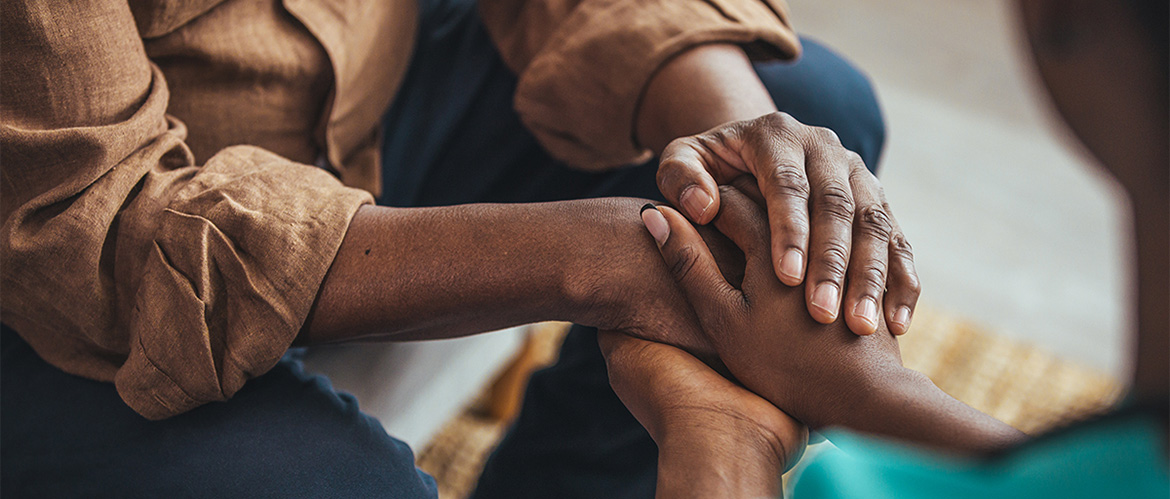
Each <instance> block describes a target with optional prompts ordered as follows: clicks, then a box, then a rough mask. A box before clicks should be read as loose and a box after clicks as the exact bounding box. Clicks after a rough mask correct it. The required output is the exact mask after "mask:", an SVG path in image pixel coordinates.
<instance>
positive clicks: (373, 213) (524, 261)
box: [297, 45, 918, 363]
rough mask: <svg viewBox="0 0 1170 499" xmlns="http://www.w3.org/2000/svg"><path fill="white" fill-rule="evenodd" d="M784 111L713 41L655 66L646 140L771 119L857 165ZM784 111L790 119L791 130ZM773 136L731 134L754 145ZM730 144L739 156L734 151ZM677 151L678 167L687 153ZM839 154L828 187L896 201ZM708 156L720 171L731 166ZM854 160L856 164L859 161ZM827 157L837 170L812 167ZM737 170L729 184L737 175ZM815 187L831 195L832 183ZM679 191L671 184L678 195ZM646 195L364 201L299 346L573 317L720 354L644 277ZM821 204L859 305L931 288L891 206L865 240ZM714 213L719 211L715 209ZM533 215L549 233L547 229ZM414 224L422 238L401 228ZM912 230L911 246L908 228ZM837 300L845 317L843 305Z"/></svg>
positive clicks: (643, 110) (899, 304) (823, 239)
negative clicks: (922, 280) (909, 254)
mask: <svg viewBox="0 0 1170 499" xmlns="http://www.w3.org/2000/svg"><path fill="white" fill-rule="evenodd" d="M680 91H685V92H686V95H689V96H691V97H692V98H693V99H692V101H691V102H689V103H688V105H686V106H679V105H678V104H679V103H677V102H675V101H674V100H673V99H674V96H677V95H679V93H680ZM682 108H685V110H682ZM774 111H775V106H774V105H773V104H772V102H771V98H770V97H769V96H768V94H767V91H766V89H765V88H764V87H763V84H762V83H760V81H759V78H758V77H756V75H755V71H754V70H753V69H752V66H751V62H750V61H749V60H748V59H747V57H746V56H745V55H744V54H743V51H742V50H741V49H739V48H738V47H734V46H729V45H704V46H700V47H698V48H694V49H691V50H689V51H687V52H684V53H683V54H682V55H680V56H678V57H676V58H674V59H673V60H671V61H669V62H667V63H666V64H665V65H664V67H663V68H661V69H660V71H659V72H658V74H656V75H655V76H654V77H653V78H652V80H651V82H650V83H649V84H648V86H647V89H646V92H645V95H644V96H643V99H642V103H641V104H640V106H639V108H638V117H637V120H636V132H637V134H638V138H639V139H640V140H641V142H642V143H645V144H648V145H650V146H651V147H652V148H653V150H655V151H657V152H662V154H663V155H664V156H671V155H674V156H678V155H679V154H681V153H680V151H683V150H684V149H685V147H684V146H685V143H678V144H675V146H674V147H672V146H670V145H666V143H667V142H669V138H672V137H686V136H687V135H688V134H693V133H696V131H702V130H708V129H713V130H715V131H714V132H711V133H708V134H700V135H699V136H692V137H691V138H694V139H695V140H700V139H703V140H706V139H705V138H704V137H705V136H706V135H723V136H726V135H727V134H726V133H724V132H723V131H721V130H728V129H734V130H737V131H738V132H737V133H739V134H740V135H744V136H746V135H750V134H749V133H748V132H751V131H753V130H755V131H756V132H757V133H756V134H755V136H759V137H763V136H765V135H768V134H776V133H780V132H783V133H784V134H786V135H790V136H793V137H803V139H802V140H804V141H805V142H810V141H811V142H812V143H809V144H803V143H802V144H796V145H791V144H789V145H784V146H783V147H796V146H797V145H799V147H800V148H801V149H802V151H820V152H819V154H820V156H824V157H829V156H831V157H833V158H838V159H840V160H841V161H847V160H848V158H850V156H849V154H852V153H849V152H848V151H845V150H844V149H843V148H842V147H841V146H840V144H839V143H833V142H832V141H828V140H826V139H825V138H824V137H823V135H824V134H823V131H824V130H823V129H816V128H813V127H806V126H804V125H801V124H800V123H799V122H796V121H795V120H792V119H791V118H787V119H782V117H781V116H780V115H777V114H774ZM769 113H773V114H769ZM737 120H738V121H737ZM777 122H782V127H781V125H778V124H777ZM713 127H714V128H713ZM778 128H783V130H778ZM761 134H762V135H761ZM814 139H815V140H814ZM753 140H755V142H753ZM759 140H760V139H737V140H736V141H729V142H735V143H736V144H739V146H738V147H741V148H742V147H744V145H745V144H755V143H756V142H759ZM818 141H819V142H818ZM676 142H678V141H676ZM708 142H710V141H709V140H708ZM768 147H771V148H775V147H776V144H775V143H774V142H768V143H767V146H763V145H758V144H757V145H756V146H754V150H755V151H757V153H756V154H757V155H763V154H764V153H762V152H760V151H766V150H768ZM660 148H664V149H660ZM724 156H731V157H733V156H735V154H734V153H729V152H727V151H724ZM853 156H856V155H853ZM667 159H668V160H667V161H665V162H664V164H665V165H666V167H667V169H669V165H671V164H678V162H672V161H670V160H669V158H667ZM742 162H743V161H742V160H741V161H740V163H742ZM834 165H836V163H834V162H833V161H822V162H820V163H814V162H811V161H810V163H809V166H810V176H812V177H814V178H816V179H822V180H821V182H822V183H824V182H829V181H830V180H832V179H833V178H836V179H837V182H836V183H837V184H842V185H844V184H848V185H846V187H845V188H844V189H845V191H847V193H848V194H849V197H854V195H855V196H856V198H857V199H858V200H859V206H882V207H883V210H884V209H885V207H884V200H883V198H882V194H881V191H880V186H878V185H877V183H876V179H873V178H872V175H869V174H868V172H865V174H864V175H850V174H849V173H848V171H847V170H846V169H845V168H846V167H847V165H837V166H834ZM692 166H695V165H692ZM707 166H710V167H711V168H712V169H716V167H718V166H719V165H718V164H712V165H707ZM696 168H697V169H691V170H689V171H688V172H686V173H683V174H675V175H672V178H674V179H676V181H681V182H682V183H686V182H688V181H687V180H686V179H691V180H692V181H693V182H695V183H710V184H711V185H714V180H712V179H711V178H710V174H708V173H706V170H703V165H699V166H697V167H696ZM852 168H853V169H854V171H856V168H857V165H856V164H854V165H853V167H852ZM818 169H821V170H825V171H824V172H821V173H816V174H813V173H812V172H814V171H817V170H818ZM742 173H743V172H740V173H739V174H742ZM834 175H836V177H834ZM724 176H725V175H721V176H720V180H726V179H725V178H723V177H724ZM660 178H661V175H660ZM841 179H846V180H841ZM850 189H851V190H850ZM813 191H814V194H813V197H814V198H816V189H815V188H814V189H813ZM671 192H673V191H667V197H668V198H669V197H671V195H672V194H671ZM854 193H855V194H854ZM678 195H679V193H675V194H674V196H675V197H676V198H677V197H678ZM643 203H644V201H633V200H609V201H584V202H581V201H577V202H568V203H566V204H564V205H563V206H562V205H560V204H558V203H547V204H534V205H521V204H517V205H510V206H505V205H465V206H456V207H443V208H430V209H425V210H424V209H413V208H408V209H395V208H387V207H379V206H365V207H362V208H361V209H359V210H358V213H357V214H356V216H355V217H354V218H353V220H352V221H351V223H350V227H349V230H348V232H347V234H346V237H345V240H344V241H343V242H342V245H341V248H340V250H339V252H338V255H337V257H336V258H335V260H334V263H333V265H332V267H331V268H330V270H329V272H328V273H327V275H326V277H325V280H324V282H323V283H322V286H321V290H320V291H319V293H318V297H317V300H316V302H315V303H314V306H313V308H312V310H311V311H310V314H309V317H308V320H307V321H306V325H305V327H304V329H303V330H302V332H301V334H300V335H299V337H298V339H297V342H298V344H314V343H328V342H339V341H350V340H354V339H371V340H391V341H394V340H408V339H429V338H441V337H453V336H459V335H466V334H474V333H476V332H480V331H488V330H493V329H498V328H503V327H508V326H513V325H518V324H524V323H528V322H534V321H542V320H569V321H573V322H576V323H579V324H585V325H592V326H598V327H601V328H607V329H619V330H623V331H626V332H629V333H630V334H633V335H636V336H639V337H642V338H647V339H654V340H657V341H663V342H666V343H669V344H674V345H677V346H680V347H682V348H684V349H686V350H687V351H690V352H692V353H695V354H697V355H700V356H702V357H703V358H705V359H708V360H712V361H713V362H714V360H713V359H712V358H711V357H712V354H713V350H711V348H710V347H709V345H707V344H706V339H705V337H704V336H703V335H702V334H701V332H699V331H698V329H697V323H696V321H695V319H694V316H693V312H691V311H690V310H689V306H688V305H687V304H686V303H685V301H683V300H681V299H677V296H679V295H677V294H674V295H672V294H671V293H663V292H661V290H662V289H664V287H666V286H667V283H668V282H669V276H667V275H666V274H665V272H661V273H659V274H656V275H655V279H643V278H641V275H640V274H639V273H638V272H640V269H644V268H659V269H660V270H662V267H661V265H660V264H656V263H654V262H656V261H660V258H658V256H657V255H656V254H655V253H654V251H653V247H652V246H647V245H646V242H645V240H644V235H642V234H640V233H639V232H640V229H638V231H635V230H631V229H633V228H636V227H634V225H632V224H636V223H637V215H636V213H637V211H636V208H635V209H632V210H631V209H630V208H629V207H630V206H641V205H642V204H643ZM780 204H781V202H780V201H776V202H771V204H770V205H780ZM803 204H807V203H802V207H801V209H800V210H794V211H791V213H789V215H786V216H785V219H787V218H792V217H794V216H798V215H799V216H800V217H808V216H809V215H808V213H807V211H808V208H805V207H803ZM825 204H826V203H821V205H825ZM816 206H818V204H817V203H813V211H814V213H813V216H814V220H813V221H814V223H813V224H812V225H813V227H814V229H813V231H812V236H813V242H814V243H815V244H814V245H813V246H814V248H819V247H823V246H832V247H835V248H837V249H838V250H839V251H835V252H828V251H822V250H818V251H815V252H814V254H823V255H826V256H825V257H824V258H819V259H814V265H813V267H812V269H811V270H810V275H816V276H818V277H817V279H818V280H820V281H825V280H829V281H834V282H840V281H841V280H843V279H844V276H843V275H830V274H834V273H833V272H829V271H827V270H824V269H825V268H829V267H831V268H834V269H848V272H850V275H849V277H850V281H851V282H852V283H853V285H852V286H851V287H850V289H849V293H848V296H847V298H846V302H845V307H846V309H847V310H854V309H856V308H857V306H856V303H857V302H858V301H859V300H860V298H861V296H863V295H869V296H874V297H876V298H877V301H878V303H882V294H881V290H882V289H883V288H884V287H886V286H888V287H889V288H890V290H891V291H890V293H888V294H886V300H885V303H886V309H887V310H886V313H887V314H889V316H890V318H891V319H892V318H893V314H894V313H895V310H899V309H902V310H906V311H912V310H913V307H914V305H915V303H916V301H917V297H918V284H917V276H916V275H915V274H914V270H913V264H912V261H910V260H908V259H905V258H899V259H894V260H895V262H909V263H906V264H899V265H897V266H894V267H892V268H891V270H892V272H891V274H890V276H889V278H888V279H887V278H886V273H885V270H884V269H885V267H886V266H887V260H889V258H888V256H887V254H888V253H890V252H901V253H905V250H906V249H907V247H905V246H904V245H902V246H899V245H892V244H891V243H890V242H889V240H890V239H891V238H892V237H893V236H894V235H897V234H895V231H896V222H893V221H892V218H889V217H888V216H882V217H879V218H880V219H881V220H884V221H888V222H889V224H888V225H889V227H887V228H885V229H883V230H877V231H876V235H877V237H861V238H858V242H856V243H854V242H852V236H851V229H850V226H851V224H854V222H852V221H851V220H849V219H848V218H849V217H846V218H845V219H842V218H841V217H836V218H834V217H833V216H832V215H831V214H830V215H824V216H821V217H820V218H815V217H817V208H816ZM574 210H579V211H576V212H574ZM850 210H852V208H850ZM835 211H840V210H835ZM713 215H714V211H712V212H711V213H709V214H708V216H713ZM855 225H856V226H857V230H858V231H859V233H862V234H875V231H874V230H872V226H873V224H872V223H868V222H866V223H860V222H858V223H856V224H855ZM533 227H539V229H538V230H535V231H534V230H533ZM819 227H824V230H820V229H818V228H819ZM398 234H412V235H413V236H412V237H410V238H401V237H389V236H388V235H398ZM570 234H571V237H570ZM898 234H900V233H898ZM896 239H897V240H898V241H900V242H904V238H901V237H900V235H899V236H898V237H897V238H896ZM434 248H443V250H442V251H435V250H434ZM582 248H589V249H590V250H591V251H589V252H584V251H581V249H582ZM851 248H852V249H860V250H859V251H854V253H853V258H852V259H850V260H849V261H848V262H836V263H826V262H822V261H823V260H825V259H827V258H832V257H834V256H838V255H849V253H850V249H851ZM583 253H584V254H583ZM901 253H900V254H901ZM846 263H847V264H848V265H846ZM656 265H657V267H655V266H656ZM635 269H637V271H635ZM816 269H821V270H816ZM485 270H486V272H485ZM809 301H810V303H811V301H812V299H811V295H810V297H809ZM828 308H831V309H832V310H833V312H832V314H833V316H834V317H835V314H836V313H837V312H836V310H838V309H839V308H840V307H839V306H836V305H834V306H831V307H828ZM809 310H810V313H811V314H812V315H813V317H816V318H818V320H821V321H826V322H827V321H831V320H832V317H830V316H829V315H827V314H826V312H825V311H824V310H823V307H815V306H810V307H809ZM878 313H880V312H878ZM847 315H848V314H847ZM848 320H849V321H850V323H851V324H852V325H853V326H854V330H855V331H857V332H858V333H860V334H868V333H871V332H872V331H873V330H874V328H875V327H874V326H873V325H872V324H870V323H869V322H867V321H866V320H862V319H859V318H858V317H857V316H855V315H848ZM900 324H901V325H897V326H895V330H896V331H899V332H904V331H905V328H906V327H908V325H909V319H908V318H906V319H905V320H904V321H902V323H900ZM716 363H717V362H716Z"/></svg>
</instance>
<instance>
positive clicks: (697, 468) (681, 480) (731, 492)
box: [658, 429, 785, 497]
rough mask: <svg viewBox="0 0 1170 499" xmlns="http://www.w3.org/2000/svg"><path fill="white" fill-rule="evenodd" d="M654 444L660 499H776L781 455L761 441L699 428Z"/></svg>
mask: <svg viewBox="0 0 1170 499" xmlns="http://www.w3.org/2000/svg"><path fill="white" fill-rule="evenodd" d="M668 434H669V435H668V436H665V437H663V442H661V443H659V445H658V496H659V497H776V496H777V495H778V493H779V491H780V485H781V475H782V474H783V473H784V471H785V463H784V461H783V456H782V455H778V454H777V452H776V451H774V450H773V448H772V447H771V446H770V445H768V444H766V443H765V442H763V441H761V440H760V439H759V438H754V437H750V436H748V435H746V434H740V435H736V434H732V433H731V432H726V431H718V430H713V429H701V430H698V431H695V432H691V433H689V434H683V433H681V432H674V433H670V432H668Z"/></svg>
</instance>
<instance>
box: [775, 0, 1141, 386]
mask: <svg viewBox="0 0 1170 499" xmlns="http://www.w3.org/2000/svg"><path fill="white" fill-rule="evenodd" d="M788 1H789V5H790V6H791V8H792V16H791V19H792V21H793V24H794V25H795V27H796V29H797V31H798V32H800V33H801V34H803V35H805V36H811V37H813V38H816V39H818V40H820V41H822V42H824V43H825V44H827V45H829V46H830V47H833V48H835V49H836V50H837V51H839V52H840V53H842V54H844V55H845V56H846V57H847V58H849V59H851V60H852V61H854V62H855V63H856V64H857V65H858V66H860V67H861V68H862V70H863V71H865V72H867V73H868V74H869V75H870V77H871V78H872V80H873V83H874V85H875V86H876V87H877V92H878V96H879V99H880V100H881V102H882V104H883V106H884V111H885V114H886V121H887V127H888V129H889V135H888V141H887V145H886V152H885V156H884V160H883V162H882V165H881V171H880V173H879V177H880V178H881V181H882V183H883V184H884V185H885V187H886V194H887V197H888V198H889V202H890V206H891V208H892V209H893V211H894V215H895V216H896V217H897V219H898V221H899V222H900V223H901V225H902V228H903V230H904V231H905V233H906V235H907V237H908V238H909V240H910V242H911V244H913V246H914V250H915V251H914V253H915V257H916V261H917V265H918V272H919V275H920V277H921V279H922V283H923V287H924V292H923V295H922V298H921V303H922V304H924V305H926V306H928V307H930V308H932V309H935V310H943V311H946V312H948V313H951V314H954V315H956V316H959V317H962V318H964V319H968V320H971V321H973V322H975V323H978V324H980V325H982V326H984V327H986V328H987V329H989V330H991V331H993V332H995V333H998V334H1001V335H1003V336H1007V337H1010V338H1013V339H1017V340H1021V341H1024V342H1029V343H1032V344H1034V345H1036V346H1038V347H1040V348H1041V349H1043V350H1048V351H1050V352H1052V353H1054V354H1056V355H1058V356H1060V357H1062V358H1065V359H1067V360H1070V361H1073V362H1077V363H1080V364H1083V365H1086V366H1088V367H1092V368H1095V369H1099V370H1102V371H1104V372H1106V373H1109V374H1111V375H1113V376H1115V377H1118V378H1122V379H1124V377H1125V376H1127V375H1128V369H1129V366H1128V365H1127V360H1126V359H1125V357H1127V355H1126V354H1125V352H1127V351H1128V350H1127V349H1128V334H1127V332H1128V331H1129V330H1130V328H1129V325H1128V324H1129V322H1128V321H1129V320H1130V317H1131V312H1130V310H1129V308H1128V306H1127V305H1126V293H1127V290H1128V286H1127V283H1128V282H1130V276H1129V275H1128V274H1127V271H1126V269H1127V268H1128V267H1129V265H1130V263H1129V262H1130V256H1129V249H1128V247H1127V244H1128V243H1126V242H1125V231H1126V230H1128V229H1127V227H1128V221H1127V220H1126V219H1125V217H1126V216H1127V215H1126V213H1125V210H1124V209H1123V207H1124V204H1123V203H1124V202H1125V201H1124V198H1123V196H1122V195H1121V194H1120V189H1119V188H1118V187H1117V186H1115V185H1113V183H1112V181H1111V180H1109V179H1107V178H1105V176H1104V175H1103V174H1102V173H1100V172H1099V171H1098V170H1097V169H1096V167H1095V166H1094V165H1093V163H1092V162H1091V160H1090V159H1089V158H1088V157H1087V156H1086V154H1085V153H1084V152H1083V151H1081V150H1080V148H1079V146H1078V145H1075V144H1074V143H1073V141H1071V140H1070V137H1068V133H1069V132H1067V131H1066V130H1065V129H1064V128H1063V125H1061V124H1059V122H1058V121H1057V120H1056V119H1055V117H1054V116H1052V114H1051V110H1050V108H1049V106H1048V102H1047V101H1046V100H1045V97H1044V94H1043V93H1042V92H1041V89H1039V88H1038V87H1037V85H1039V81H1038V79H1037V78H1036V77H1035V76H1034V75H1033V74H1032V70H1031V63H1030V61H1029V60H1028V57H1029V55H1028V54H1027V53H1026V52H1025V48H1024V43H1023V39H1022V38H1021V37H1022V34H1021V33H1020V28H1019V26H1018V24H1017V21H1016V17H1017V15H1016V12H1015V2H1013V1H1004V0H994V1H993V0H949V1H945V2H938V1H916V0H881V1H872V0H788Z"/></svg>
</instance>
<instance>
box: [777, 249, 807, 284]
mask: <svg viewBox="0 0 1170 499" xmlns="http://www.w3.org/2000/svg"><path fill="white" fill-rule="evenodd" d="M802 272H804V254H802V253H801V252H800V251H799V250H795V249H790V250H788V251H787V252H785V253H784V256H783V257H781V258H780V273H781V274H784V277H787V278H788V281H789V282H788V284H791V285H794V286H795V285H797V284H800V276H801V273H802Z"/></svg>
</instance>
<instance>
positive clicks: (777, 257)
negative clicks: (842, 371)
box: [658, 112, 920, 335]
mask: <svg viewBox="0 0 1170 499" xmlns="http://www.w3.org/2000/svg"><path fill="white" fill-rule="evenodd" d="M745 173H746V174H750V175H752V176H753V177H754V178H755V179H756V182H757V183H758V186H759V191H760V192H761V193H762V195H763V199H764V204H765V205H766V210H767V219H768V220H769V222H770V225H771V234H772V240H771V251H770V255H771V258H770V265H771V266H772V267H773V268H774V272H775V275H776V276H777V277H778V278H779V279H780V280H781V281H782V282H784V283H785V284H787V285H789V286H796V285H799V284H801V283H802V282H805V283H807V285H806V286H805V288H804V289H805V301H806V302H807V305H808V310H809V312H810V314H811V315H812V317H813V318H814V319H816V320H817V321H819V322H821V323H824V324H828V323H831V322H833V321H834V320H836V319H837V316H838V313H839V311H840V310H842V298H841V296H842V291H843V290H845V286H846V283H848V290H845V292H844V304H843V305H844V307H843V308H844V311H845V320H846V322H847V323H848V325H849V328H850V329H851V330H853V331H854V332H855V333H857V334H863V335H864V334H872V333H874V332H875V331H877V330H878V324H879V323H880V322H885V323H886V324H888V325H889V330H890V331H891V332H893V333H894V334H903V333H905V332H906V331H907V329H908V328H909V326H910V317H911V315H912V314H913V311H914V306H915V304H916V303H917V301H918V294H919V291H920V289H919V283H918V276H917V274H916V273H915V270H914V261H913V256H912V255H911V252H910V245H909V244H908V243H907V242H906V238H905V236H904V235H903V234H902V231H901V229H900V228H899V227H898V223H897V221H896V220H894V218H893V216H892V215H891V213H890V208H889V205H888V204H887V203H886V199H885V195H884V193H883V191H882V187H881V185H880V184H879V183H878V181H877V179H876V178H875V177H874V176H873V175H872V174H871V173H869V171H868V170H867V169H866V168H865V164H864V162H863V161H862V159H861V157H860V156H858V155H857V154H856V153H854V152H852V151H849V150H847V149H845V147H844V146H842V145H841V142H840V141H839V140H838V138H837V135H836V134H835V133H833V131H832V130H829V129H827V128H821V127H812V126H807V125H804V124H802V123H800V122H799V121H797V120H796V119H794V118H792V117H791V116H789V115H787V114H785V113H779V112H776V113H770V114H766V115H764V116H760V117H759V118H756V119H753V120H747V121H737V122H732V123H727V124H724V125H721V126H718V127H715V128H712V129H710V130H708V131H706V132H703V133H700V134H696V135H691V136H686V137H682V138H678V139H675V140H674V141H672V142H670V143H669V144H668V145H667V146H666V148H665V149H664V150H663V152H662V155H661V160H660V166H659V169H658V187H659V189H660V190H661V191H662V193H663V195H664V196H666V198H667V199H668V200H669V201H670V202H671V203H672V204H673V205H674V206H678V207H680V208H681V209H682V211H683V212H684V213H685V214H686V215H687V216H688V217H689V218H690V219H691V220H692V221H693V222H695V223H697V224H706V223H708V222H710V221H711V220H713V219H715V217H716V216H717V215H718V214H719V213H720V210H721V207H722V205H723V200H722V199H721V197H720V195H719V188H718V186H720V185H727V184H730V182H731V180H733V179H735V178H736V177H739V176H741V175H744V174H745ZM883 315H884V321H883V320H881V319H882V318H881V316H883Z"/></svg>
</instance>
